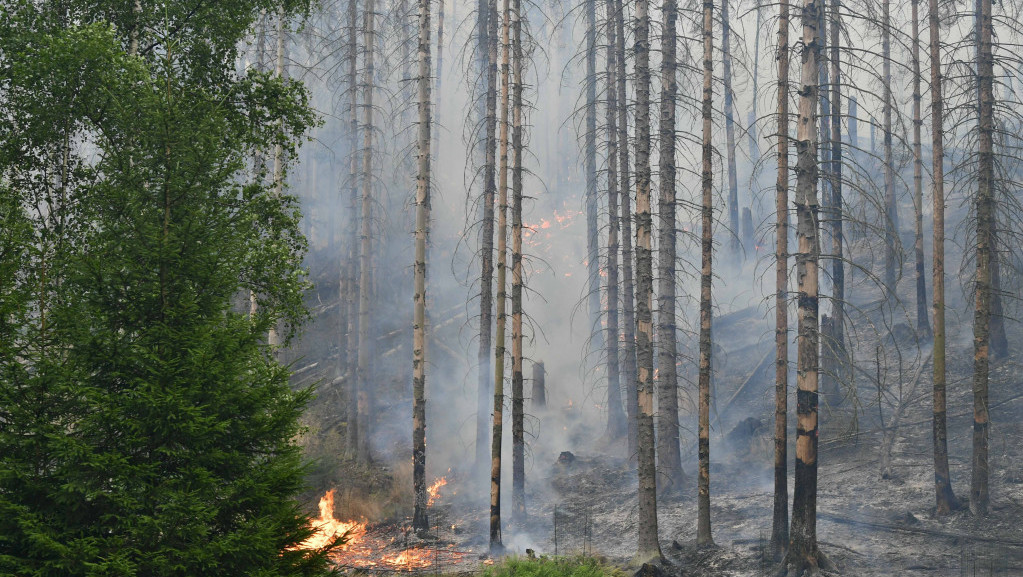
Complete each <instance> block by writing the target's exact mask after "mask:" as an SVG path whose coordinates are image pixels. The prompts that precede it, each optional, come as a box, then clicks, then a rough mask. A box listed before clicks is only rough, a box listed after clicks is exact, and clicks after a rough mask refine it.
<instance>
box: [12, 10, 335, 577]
mask: <svg viewBox="0 0 1023 577" xmlns="http://www.w3.org/2000/svg"><path fill="white" fill-rule="evenodd" d="M264 4H265V5H264ZM125 5H126V6H128V8H126V9H124V10H121V8H122V7H120V5H114V4H113V3H110V4H109V5H93V4H89V5H86V4H84V3H83V4H79V5H75V6H74V7H73V8H71V9H68V10H67V11H62V12H58V11H57V10H52V11H51V10H50V9H51V8H53V7H52V6H49V5H46V4H22V3H12V4H9V5H8V6H5V9H4V10H2V11H0V12H2V13H3V16H0V109H2V110H3V112H4V114H5V117H7V118H16V119H18V120H17V121H15V122H9V123H6V124H5V125H4V126H3V127H2V128H0V198H2V199H3V200H2V202H0V211H2V214H3V217H4V219H3V222H4V227H3V231H2V232H0V297H3V298H2V299H0V303H2V304H0V337H2V339H0V340H2V341H3V344H2V345H0V574H16V575H40V576H41V575H62V576H63V575H189V576H192V575H314V574H320V573H322V572H323V571H324V570H325V565H326V557H325V553H326V552H325V551H315V552H310V551H305V550H302V549H301V548H300V547H299V545H300V544H301V543H302V541H303V540H304V539H305V538H306V537H308V535H309V533H310V531H311V529H310V528H309V519H308V516H307V515H305V514H304V513H303V512H302V510H301V507H300V504H299V503H298V502H297V501H296V500H295V499H294V495H295V494H296V493H297V492H298V491H299V490H301V489H302V487H303V473H304V469H303V467H302V463H301V453H300V449H299V447H298V446H297V445H296V444H295V442H294V439H295V438H296V436H297V435H298V434H299V432H300V429H299V425H298V417H299V415H300V413H301V411H302V409H303V406H304V404H305V403H306V402H307V401H308V399H309V394H310V393H309V391H299V392H293V391H291V390H290V388H289V387H288V371H287V369H286V368H285V367H282V366H280V365H279V364H278V363H277V362H276V361H275V360H274V358H273V356H272V354H271V352H272V351H270V350H269V347H268V345H267V344H266V342H265V335H266V333H267V331H268V330H269V329H270V327H272V326H278V324H281V325H282V326H286V327H289V329H288V330H287V331H285V334H284V335H283V336H284V337H285V342H286V339H287V337H289V336H291V335H292V334H293V333H294V331H295V328H296V327H297V326H298V325H299V323H300V322H301V320H302V318H303V316H304V310H303V307H302V300H301V297H302V292H303V291H304V290H305V288H306V281H305V277H304V273H303V271H302V270H301V268H300V263H301V257H302V254H303V251H304V248H305V246H304V239H303V238H302V236H301V234H300V232H299V229H298V211H297V208H296V205H295V201H294V199H293V198H292V197H290V196H288V195H284V194H278V193H277V191H275V190H274V187H273V186H272V183H270V182H268V179H267V178H266V176H267V175H265V174H259V175H257V178H256V179H255V180H254V181H250V180H249V179H246V178H244V177H243V175H244V174H245V171H246V170H247V168H248V165H247V161H246V159H248V158H251V156H252V150H253V149H254V148H256V147H267V146H270V147H273V146H278V145H279V146H281V149H282V151H283V153H284V158H285V159H286V160H290V159H291V158H293V155H294V151H295V146H296V145H297V141H298V139H299V138H300V137H301V135H302V134H304V132H305V131H306V130H307V129H308V128H309V127H310V125H311V124H312V123H313V122H314V121H315V118H314V115H313V114H312V112H311V111H310V108H309V106H308V103H307V97H306V94H305V92H304V90H303V89H302V88H301V87H300V86H298V85H297V84H293V83H289V82H287V81H283V80H280V79H277V78H273V77H271V76H269V75H266V74H263V73H258V72H252V73H249V74H246V75H238V74H237V73H236V72H235V70H234V69H233V66H231V63H232V62H234V61H235V56H236V54H235V50H236V48H235V47H236V46H237V45H238V43H239V40H240V39H241V36H242V35H243V34H244V33H245V31H246V30H247V29H248V28H249V26H250V25H251V23H252V22H253V20H254V19H255V17H256V15H257V14H258V13H259V11H260V10H261V9H266V8H271V9H273V7H272V6H270V5H269V4H268V3H263V4H259V3H253V2H225V3H217V4H216V5H210V6H205V5H200V6H199V8H194V7H193V8H183V7H181V6H177V5H173V4H171V5H167V7H166V9H161V11H160V13H159V14H154V15H149V14H147V13H145V12H144V11H141V10H137V9H132V8H131V6H129V5H128V4H127V3H125ZM288 9H291V7H288ZM76 10H77V11H79V12H77V13H76V12H75V11H76ZM177 10H180V12H179V13H175V11H177ZM148 16H153V19H152V20H151V21H150V20H146V22H145V24H144V25H142V24H139V23H140V22H141V21H143V20H144V19H146V18H148ZM157 16H158V18H157ZM135 42H137V43H138V51H137V53H136V54H135V55H129V46H130V45H132V44H135ZM286 165H287V163H286V162H285V163H284V166H286ZM8 223H10V225H8ZM249 290H251V291H253V292H254V293H255V294H256V295H257V298H258V299H259V307H258V312H257V313H256V314H254V315H251V316H250V315H249V314H247V313H245V312H241V311H239V310H236V308H235V307H233V306H232V302H233V299H234V297H235V295H237V294H239V293H240V292H243V291H244V292H246V293H247V292H248V291H249ZM9 296H10V297H11V298H8V297H9Z"/></svg>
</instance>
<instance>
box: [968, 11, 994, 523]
mask: <svg viewBox="0 0 1023 577" xmlns="http://www.w3.org/2000/svg"><path fill="white" fill-rule="evenodd" d="M980 5H981V26H980V37H979V39H978V40H979V51H978V56H977V73H978V76H979V82H980V143H979V150H978V153H979V157H978V158H979V165H978V175H977V199H976V202H977V209H976V210H977V281H976V282H977V285H976V293H977V297H976V309H975V311H974V316H973V475H972V478H971V482H970V511H971V512H973V514H974V515H978V516H983V515H986V514H987V507H988V501H989V494H988V366H989V361H990V359H989V351H988V347H989V345H990V337H991V333H990V328H991V327H990V323H991V293H992V286H991V284H992V283H991V280H992V279H991V261H992V259H993V258H994V257H995V254H994V251H993V248H994V247H993V241H994V228H995V200H994V176H995V175H994V170H995V169H994V100H995V98H994V86H993V84H994V57H993V55H992V49H991V34H992V25H991V0H981V2H980Z"/></svg>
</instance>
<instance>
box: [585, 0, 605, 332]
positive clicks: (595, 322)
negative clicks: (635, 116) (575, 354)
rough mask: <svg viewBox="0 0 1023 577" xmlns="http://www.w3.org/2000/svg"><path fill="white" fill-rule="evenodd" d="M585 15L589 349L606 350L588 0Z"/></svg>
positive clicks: (593, 45)
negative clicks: (602, 306)
mask: <svg viewBox="0 0 1023 577" xmlns="http://www.w3.org/2000/svg"><path fill="white" fill-rule="evenodd" d="M584 6H585V8H584V12H585V14H586V79H585V91H586V103H585V106H586V110H585V114H586V133H585V134H584V135H583V155H584V164H585V166H584V167H583V170H584V171H585V172H586V275H587V281H588V287H587V291H588V292H587V310H588V313H589V317H588V318H589V321H590V332H589V334H590V338H591V339H593V341H594V342H593V343H592V348H591V349H590V350H595V351H600V350H602V349H603V348H604V344H603V343H602V342H601V340H602V339H603V338H604V334H603V333H602V332H601V331H600V241H599V237H598V233H599V231H598V228H597V210H598V207H597V7H596V2H595V0H585V2H584Z"/></svg>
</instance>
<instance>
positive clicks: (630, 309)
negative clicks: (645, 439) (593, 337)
mask: <svg viewBox="0 0 1023 577" xmlns="http://www.w3.org/2000/svg"><path fill="white" fill-rule="evenodd" d="M614 3H615V11H614V17H615V23H614V26H615V54H616V58H615V66H616V69H615V71H616V74H615V79H616V80H617V92H618V94H617V100H618V102H619V103H620V104H619V106H618V111H617V112H618V178H619V181H620V183H621V184H620V186H619V187H618V190H620V191H622V293H623V294H622V317H623V318H622V326H623V329H622V333H623V337H624V338H623V339H622V343H623V346H624V347H625V351H624V353H625V354H624V355H622V360H623V361H624V367H623V368H624V370H625V408H626V412H627V413H628V417H629V439H628V440H629V458H630V459H632V460H633V462H635V459H636V456H637V454H638V440H637V439H638V429H637V426H638V423H639V392H638V389H637V388H636V383H637V380H636V379H637V375H638V372H637V371H638V369H637V366H636V365H637V359H636V330H635V327H636V312H635V311H636V309H635V302H636V289H635V284H634V282H635V276H633V267H632V258H633V250H632V248H633V247H632V180H631V178H630V177H629V174H630V172H629V116H628V106H627V105H626V103H627V102H628V97H627V94H626V92H627V91H626V80H627V77H626V74H625V6H624V4H623V2H622V0H614Z"/></svg>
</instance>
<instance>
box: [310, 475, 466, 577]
mask: <svg viewBox="0 0 1023 577" xmlns="http://www.w3.org/2000/svg"><path fill="white" fill-rule="evenodd" d="M446 484H447V480H446V479H445V478H443V477H442V478H440V479H437V480H436V481H435V482H434V483H433V484H432V485H430V487H429V488H428V489H427V492H428V493H429V495H430V498H429V501H428V504H429V505H432V504H433V503H434V501H435V500H436V499H437V497H438V496H439V495H440V488H441V487H443V486H444V485H446ZM319 509H320V516H319V517H318V518H316V519H314V520H313V522H312V525H313V527H314V528H315V529H316V533H314V534H313V535H312V536H311V537H309V538H308V539H306V541H305V542H303V543H302V545H301V546H300V547H301V548H302V549H319V548H322V547H324V546H326V545H327V544H328V543H330V542H331V541H332V540H333V539H335V538H337V537H339V536H341V535H346V536H345V538H344V541H345V542H344V543H342V544H341V545H339V546H338V547H337V548H336V549H334V551H333V552H332V553H331V555H330V557H331V560H332V561H333V562H334V563H335V564H336V565H338V566H340V567H352V568H356V569H386V570H391V571H415V570H418V569H426V568H430V567H436V566H438V565H439V564H445V565H450V564H452V563H458V562H459V561H461V560H462V559H463V558H464V557H465V556H466V555H467V553H465V552H461V551H455V550H453V548H454V544H450V545H447V546H446V547H423V546H420V545H413V546H408V545H402V541H403V539H400V537H402V536H404V535H406V534H407V531H405V530H403V529H402V528H399V527H396V526H394V525H384V526H380V527H371V526H370V525H369V524H368V523H367V521H365V520H362V521H355V520H351V521H340V520H338V519H336V518H334V489H331V490H329V491H327V492H326V493H325V494H324V495H323V497H321V498H320V506H319Z"/></svg>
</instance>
